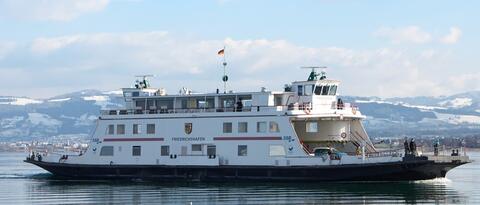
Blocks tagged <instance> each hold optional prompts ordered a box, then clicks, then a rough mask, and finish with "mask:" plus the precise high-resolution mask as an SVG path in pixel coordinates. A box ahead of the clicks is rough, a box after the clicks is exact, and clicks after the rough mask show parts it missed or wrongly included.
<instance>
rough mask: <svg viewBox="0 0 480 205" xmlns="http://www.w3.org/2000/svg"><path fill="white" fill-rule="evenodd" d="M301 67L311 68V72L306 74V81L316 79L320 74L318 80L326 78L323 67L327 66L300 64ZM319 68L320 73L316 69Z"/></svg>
mask: <svg viewBox="0 0 480 205" xmlns="http://www.w3.org/2000/svg"><path fill="white" fill-rule="evenodd" d="M300 68H302V69H312V72H310V75H309V76H308V81H316V80H317V77H318V76H320V80H323V79H325V78H327V76H326V72H325V70H324V69H326V68H327V66H302V67H300ZM318 68H321V69H322V71H321V72H320V73H317V69H318Z"/></svg>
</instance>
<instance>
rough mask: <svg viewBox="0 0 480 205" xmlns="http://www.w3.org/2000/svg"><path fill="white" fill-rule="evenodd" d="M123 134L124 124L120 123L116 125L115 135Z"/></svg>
mask: <svg viewBox="0 0 480 205" xmlns="http://www.w3.org/2000/svg"><path fill="white" fill-rule="evenodd" d="M124 134H125V125H123V124H120V125H117V135H124Z"/></svg>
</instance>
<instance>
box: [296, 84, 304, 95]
mask: <svg viewBox="0 0 480 205" xmlns="http://www.w3.org/2000/svg"><path fill="white" fill-rule="evenodd" d="M297 94H298V96H301V95H303V85H299V86H298V87H297Z"/></svg>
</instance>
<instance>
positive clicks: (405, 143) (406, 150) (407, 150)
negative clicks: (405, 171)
mask: <svg viewBox="0 0 480 205" xmlns="http://www.w3.org/2000/svg"><path fill="white" fill-rule="evenodd" d="M403 146H404V147H405V155H407V154H410V147H409V145H408V139H407V138H406V137H405V141H404V142H403Z"/></svg>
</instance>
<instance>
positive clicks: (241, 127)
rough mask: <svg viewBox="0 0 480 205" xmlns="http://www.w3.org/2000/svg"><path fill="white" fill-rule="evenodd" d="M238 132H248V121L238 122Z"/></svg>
mask: <svg viewBox="0 0 480 205" xmlns="http://www.w3.org/2000/svg"><path fill="white" fill-rule="evenodd" d="M238 132H239V133H247V132H248V123H247V122H239V123H238Z"/></svg>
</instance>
